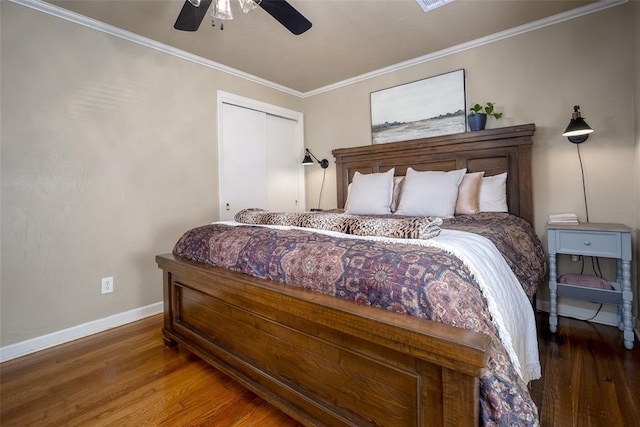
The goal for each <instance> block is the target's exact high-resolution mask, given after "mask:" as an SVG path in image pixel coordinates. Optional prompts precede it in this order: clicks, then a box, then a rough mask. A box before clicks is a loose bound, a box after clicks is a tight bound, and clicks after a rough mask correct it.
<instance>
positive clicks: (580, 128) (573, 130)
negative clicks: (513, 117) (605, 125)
mask: <svg viewBox="0 0 640 427" xmlns="http://www.w3.org/2000/svg"><path fill="white" fill-rule="evenodd" d="M590 133H593V129H591V127H590V126H589V125H588V124H587V123H586V122H585V121H584V119H583V118H582V117H581V116H580V106H579V105H576V106H574V107H573V114H572V115H571V121H570V122H569V126H567V129H566V130H565V131H564V133H563V134H562V136H566V137H567V138H569V141H571V142H573V143H574V144H576V148H577V150H578V160H580V173H581V174H582V195H583V196H584V211H585V214H586V215H587V222H589V205H588V203H587V186H586V184H585V181H584V165H583V164H582V155H581V154H580V144H581V143H583V142H585V141H586V140H587V138H589V134H590Z"/></svg>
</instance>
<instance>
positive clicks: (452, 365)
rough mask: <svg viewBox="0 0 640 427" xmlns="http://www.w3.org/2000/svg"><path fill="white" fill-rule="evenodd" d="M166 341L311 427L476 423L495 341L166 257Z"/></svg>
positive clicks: (163, 262)
mask: <svg viewBox="0 0 640 427" xmlns="http://www.w3.org/2000/svg"><path fill="white" fill-rule="evenodd" d="M156 261H157V263H158V266H159V267H160V268H161V269H163V271H164V275H163V277H164V279H163V280H164V329H163V333H164V337H165V342H166V343H167V345H169V346H174V345H176V344H178V343H179V344H182V345H184V346H185V347H186V348H187V349H189V350H190V351H192V352H194V353H195V354H197V355H199V356H200V357H201V358H203V359H204V360H206V361H207V362H209V363H210V364H211V365H213V366H214V367H216V368H217V369H219V370H221V371H222V372H224V373H226V374H228V375H229V376H231V377H232V378H234V379H235V380H237V381H238V382H239V383H241V384H242V385H244V386H245V387H247V388H249V389H250V390H252V391H253V392H255V393H256V394H258V395H259V396H261V397H263V398H264V399H266V400H267V401H269V402H271V403H272V404H273V405H275V406H276V407H278V408H279V409H281V410H282V411H284V412H286V413H287V414H289V415H290V416H292V417H293V418H295V419H297V420H298V421H300V422H301V423H303V424H305V425H330V426H337V425H350V426H362V425H380V426H394V427H395V426H403V427H405V426H438V425H440V426H458V425H467V426H472V425H473V426H477V425H478V415H479V414H478V410H479V409H478V407H479V405H478V399H479V391H478V387H479V386H478V383H479V380H478V378H479V376H480V374H481V371H482V369H483V368H484V366H485V365H486V363H487V358H488V351H489V346H490V340H489V337H487V336H486V335H483V334H479V333H476V332H472V331H467V330H463V329H458V328H454V327H452V326H448V325H444V324H439V323H436V322H432V321H429V320H425V319H418V318H415V317H411V316H407V315H403V314H396V313H391V312H388V311H385V310H381V309H377V308H373V307H368V306H364V305H362V304H357V303H354V302H351V301H346V300H341V299H338V298H334V297H330V296H327V295H322V294H318V293H315V292H311V291H306V290H302V289H295V288H291V287H287V286H284V285H281V284H279V283H275V282H270V281H267V280H261V279H255V278H252V277H249V276H247V275H244V274H239V273H233V272H229V271H227V270H224V269H221V268H216V267H210V266H207V265H204V264H200V263H196V262H192V261H186V260H182V259H178V258H176V257H174V256H172V255H159V256H157V257H156Z"/></svg>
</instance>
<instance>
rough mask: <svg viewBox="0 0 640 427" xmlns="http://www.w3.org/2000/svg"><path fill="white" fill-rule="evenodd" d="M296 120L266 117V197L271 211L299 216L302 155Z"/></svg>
mask: <svg viewBox="0 0 640 427" xmlns="http://www.w3.org/2000/svg"><path fill="white" fill-rule="evenodd" d="M297 125H298V123H297V122H296V121H295V120H291V119H286V118H282V117H278V116H273V115H269V114H268V115H267V159H268V160H267V173H268V176H269V179H268V183H267V193H268V199H269V203H268V206H269V210H270V211H273V212H297V211H298V210H299V206H300V205H301V204H300V203H299V201H298V188H299V187H298V186H299V182H298V169H299V167H300V162H301V160H300V153H299V150H297V149H296V143H295V142H296V130H297Z"/></svg>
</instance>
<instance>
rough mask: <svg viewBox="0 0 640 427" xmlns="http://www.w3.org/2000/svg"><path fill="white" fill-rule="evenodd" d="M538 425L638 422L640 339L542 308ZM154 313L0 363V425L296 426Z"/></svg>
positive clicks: (533, 389) (536, 390)
mask: <svg viewBox="0 0 640 427" xmlns="http://www.w3.org/2000/svg"><path fill="white" fill-rule="evenodd" d="M537 320H538V335H539V345H540V358H541V363H542V369H543V377H542V379H540V380H537V381H533V382H532V384H531V394H532V396H533V399H534V401H535V402H536V404H537V405H538V407H539V410H540V421H541V425H542V426H554V427H555V426H580V427H583V426H607V427H610V426H632V425H640V344H639V343H638V342H637V341H636V345H635V348H634V350H632V351H628V350H626V349H624V347H623V345H622V334H621V333H620V332H619V331H618V330H617V329H616V328H613V327H610V326H603V325H597V324H593V323H589V322H582V321H578V320H574V319H568V318H561V319H560V326H559V330H558V333H557V334H555V335H553V334H550V333H549V332H548V324H547V316H546V314H545V313H538V315H537ZM161 326H162V317H161V316H154V317H151V318H148V319H145V320H142V321H139V322H136V323H132V324H130V325H126V326H123V327H120V328H117V329H113V330H110V331H107V332H104V333H101V334H97V335H94V336H92V337H88V338H84V339H81V340H78V341H74V342H72V343H68V344H65V345H62V346H58V347H55V348H52V349H49V350H45V351H41V352H39V353H35V354H33V355H29V356H26V357H22V358H20V359H15V360H12V361H9V362H5V363H3V364H2V365H0V425H2V426H31V425H33V426H41V425H43V426H44V425H51V426H61V425H70V426H75V425H82V426H109V425H113V426H142V425H148V426H156V425H166V426H194V425H203V426H206V425H208V426H224V427H226V426H256V427H258V426H259V427H268V426H278V427H288V426H299V425H300V424H298V423H297V422H296V421H295V420H293V419H292V418H290V417H288V416H287V415H285V414H283V413H282V412H280V411H279V410H277V409H275V408H274V407H273V406H271V405H270V404H268V403H266V402H265V401H264V400H262V399H261V398H259V397H257V396H256V395H255V394H253V393H252V392H250V391H247V390H245V389H244V388H243V387H241V386H239V385H238V384H236V383H235V382H234V381H233V380H231V379H229V378H227V377H226V376H224V375H223V374H221V373H219V372H218V371H216V370H215V369H213V368H212V367H210V366H209V365H207V364H206V363H205V362H203V361H201V360H200V359H199V358H198V357H196V356H193V355H191V354H190V353H189V352H187V351H185V350H176V349H168V348H165V347H164V345H163V340H162V334H161V332H160V328H161Z"/></svg>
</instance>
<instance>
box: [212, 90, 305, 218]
mask: <svg viewBox="0 0 640 427" xmlns="http://www.w3.org/2000/svg"><path fill="white" fill-rule="evenodd" d="M217 97H218V99H217V109H218V139H217V140H218V203H217V206H218V213H217V218H218V219H220V213H221V212H222V210H223V209H224V206H222V204H223V200H222V197H221V196H222V179H221V177H220V173H221V168H220V165H221V164H222V162H223V161H224V159H223V155H222V142H223V141H222V123H223V117H222V116H223V108H222V105H223V104H231V105H235V106H238V107H243V108H249V109H251V110H256V111H260V112H263V113H266V114H269V115H272V116H279V117H283V118H285V119H289V120H293V121H295V122H296V130H295V147H296V151H297V152H298V155H299V157H300V163H299V164H298V170H297V173H298V206H299V210H301V211H305V210H306V206H305V201H306V195H305V188H306V186H305V179H304V178H305V173H304V166H303V165H302V158H303V157H304V114H303V113H301V112H299V111H294V110H289V109H287V108H283V107H278V106H277V105H272V104H268V103H266V102H261V101H256V100H255V99H251V98H246V97H244V96H240V95H235V94H233V93H229V92H224V91H222V90H218V91H217Z"/></svg>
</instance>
